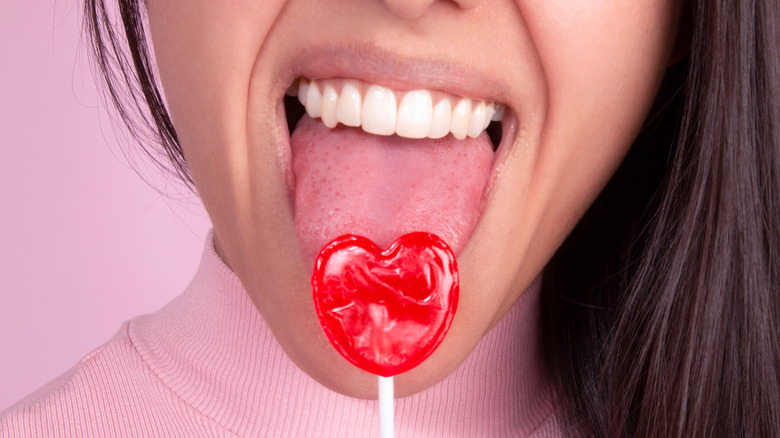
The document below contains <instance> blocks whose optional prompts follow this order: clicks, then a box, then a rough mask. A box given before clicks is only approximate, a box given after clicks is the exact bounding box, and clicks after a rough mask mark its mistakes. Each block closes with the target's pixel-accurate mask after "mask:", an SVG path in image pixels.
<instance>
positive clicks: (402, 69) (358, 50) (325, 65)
mask: <svg viewBox="0 0 780 438" xmlns="http://www.w3.org/2000/svg"><path fill="white" fill-rule="evenodd" d="M282 72H283V73H282V76H281V77H280V78H279V82H280V83H279V90H280V91H279V93H280V95H281V94H283V93H284V91H285V90H287V88H288V87H289V85H290V84H291V83H292V82H293V81H294V80H295V79H296V78H298V77H305V78H309V79H316V78H339V77H340V78H350V79H358V80H361V81H363V82H367V83H371V84H377V85H381V86H384V87H387V88H390V89H393V90H396V91H405V90H416V89H429V90H438V91H443V92H445V93H449V94H453V95H458V96H463V97H469V98H473V99H482V100H488V101H493V102H501V103H505V102H508V101H510V99H509V96H508V92H509V86H508V84H506V83H505V82H503V81H502V80H501V79H500V78H498V77H496V76H495V75H493V74H491V73H490V72H488V71H480V70H479V69H478V68H474V67H469V68H466V67H464V66H462V65H459V64H458V63H456V62H450V61H447V60H442V59H429V58H420V57H413V56H403V55H400V56H399V55H398V54H395V53H393V54H391V53H389V52H387V51H385V50H383V49H382V48H381V47H376V46H365V45H355V44H353V45H348V46H335V45H325V46H315V47H308V48H305V49H303V50H301V51H299V52H297V53H295V54H293V56H291V57H289V58H288V67H287V68H286V69H283V70H282Z"/></svg>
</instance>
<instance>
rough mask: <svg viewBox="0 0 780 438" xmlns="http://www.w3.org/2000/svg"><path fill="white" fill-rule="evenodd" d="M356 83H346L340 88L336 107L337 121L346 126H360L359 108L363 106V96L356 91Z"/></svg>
mask: <svg viewBox="0 0 780 438" xmlns="http://www.w3.org/2000/svg"><path fill="white" fill-rule="evenodd" d="M358 86H359V85H358V84H355V83H346V84H344V88H342V89H341V96H339V106H338V108H336V116H337V117H338V120H339V122H341V123H343V124H345V125H347V126H360V110H361V107H362V106H363V98H362V97H361V96H360V91H358Z"/></svg>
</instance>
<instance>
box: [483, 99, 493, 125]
mask: <svg viewBox="0 0 780 438" xmlns="http://www.w3.org/2000/svg"><path fill="white" fill-rule="evenodd" d="M495 113H496V104H495V103H493V102H490V103H489V104H487V106H486V107H485V124H484V125H483V127H482V129H487V127H488V125H489V124H490V121H491V120H493V114H495Z"/></svg>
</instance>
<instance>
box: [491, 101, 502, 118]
mask: <svg viewBox="0 0 780 438" xmlns="http://www.w3.org/2000/svg"><path fill="white" fill-rule="evenodd" d="M504 108H505V107H504V105H502V104H500V103H497V104H496V112H494V113H493V117H491V118H490V120H493V121H494V122H498V121H501V119H503V118H504Z"/></svg>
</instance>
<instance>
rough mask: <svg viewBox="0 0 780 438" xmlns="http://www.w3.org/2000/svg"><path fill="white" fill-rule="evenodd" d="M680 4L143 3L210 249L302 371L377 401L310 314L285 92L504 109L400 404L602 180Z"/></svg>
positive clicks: (455, 358) (447, 362)
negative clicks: (472, 210)
mask: <svg viewBox="0 0 780 438" xmlns="http://www.w3.org/2000/svg"><path fill="white" fill-rule="evenodd" d="M675 3H679V2H674V1H672V0H591V1H582V0H517V1H516V2H513V1H508V0H507V1H488V0H464V1H451V0H450V1H443V0H440V1H431V0H412V1H401V0H392V1H391V0H386V1H379V0H372V1H367V0H340V1H330V2H328V1H321V0H291V1H282V0H265V1H256V0H252V1H250V0H231V1H229V2H215V1H212V0H166V1H161V0H149V2H148V12H149V21H150V26H151V31H152V36H153V43H154V48H155V53H156V57H157V61H158V67H159V71H160V76H161V80H162V84H163V87H164V90H165V93H166V98H167V100H168V103H169V108H170V111H171V114H172V117H173V121H174V124H175V126H176V130H177V132H178V134H179V138H180V139H181V143H182V146H183V148H184V153H185V158H186V160H187V163H188V165H189V166H190V170H191V172H192V176H193V178H194V180H195V183H196V187H197V189H198V191H199V193H200V195H201V197H202V199H203V203H204V205H205V206H206V209H207V211H208V213H209V215H210V217H211V219H212V221H213V224H214V233H215V241H216V246H217V251H218V253H219V254H220V256H221V257H222V258H223V259H224V260H225V262H226V263H227V264H228V265H229V266H230V267H231V268H232V269H233V270H234V271H235V272H236V274H237V275H238V277H239V278H240V280H241V282H242V283H243V285H244V286H245V287H246V289H247V291H248V293H249V294H250V296H251V298H252V300H253V301H254V303H255V305H256V306H257V308H258V309H259V311H260V312H261V313H262V315H263V316H264V318H265V319H266V320H267V322H268V324H269V325H270V327H271V329H272V330H273V332H274V334H275V336H276V338H277V339H278V341H279V343H280V345H281V346H282V348H283V349H284V350H285V351H286V352H287V354H288V355H289V356H290V358H291V359H292V360H293V361H294V362H295V363H296V364H297V365H298V366H299V367H300V368H301V369H303V370H304V371H305V372H306V373H308V374H309V375H310V376H311V377H313V378H314V379H316V380H317V381H319V382H320V383H322V384H323V385H325V386H327V387H329V388H331V389H333V390H335V391H338V392H341V393H344V394H347V395H350V396H354V397H362V398H374V397H376V379H375V377H374V376H373V375H370V374H367V373H365V372H363V371H361V370H359V369H357V368H356V367H354V366H352V365H351V364H349V363H348V362H346V360H344V359H343V358H341V356H339V355H338V354H337V353H336V351H335V350H334V349H333V348H332V347H331V346H330V344H329V343H328V341H327V339H326V338H325V337H324V335H323V333H322V330H321V328H320V327H319V324H318V322H317V318H316V316H315V313H314V308H313V303H312V299H311V287H310V286H309V278H310V276H311V268H307V267H306V266H304V263H303V262H302V261H301V255H300V252H299V249H298V245H297V238H296V234H295V227H294V214H295V212H294V209H293V205H292V201H291V197H292V190H293V189H292V173H291V170H290V152H289V135H288V132H287V128H286V125H285V116H284V107H283V104H282V97H283V94H284V92H285V90H286V89H287V87H288V86H289V85H290V84H291V83H292V82H293V80H294V79H295V78H296V77H299V76H306V77H354V78H356V79H361V80H364V81H367V82H372V83H378V84H382V85H385V86H390V87H392V88H395V89H398V90H404V89H415V88H429V89H435V90H442V91H448V92H451V93H454V94H459V95H464V96H468V97H473V98H484V99H490V100H494V101H498V102H503V103H505V104H506V105H507V106H508V107H509V108H510V110H511V112H510V113H511V114H512V117H510V119H511V120H508V121H507V122H506V129H507V130H506V131H505V132H506V133H507V134H506V135H505V136H504V137H505V138H504V141H503V142H502V144H501V147H500V148H499V150H498V151H497V156H496V164H495V169H494V172H493V176H492V180H491V183H490V184H491V186H490V192H489V196H488V198H487V202H486V204H485V205H484V207H483V210H482V212H481V217H480V219H479V222H478V223H477V225H476V227H475V229H474V231H473V233H472V235H471V237H470V239H469V241H468V243H467V245H466V247H465V249H464V250H463V252H462V253H461V254H460V255H459V257H458V259H459V265H460V273H461V296H460V304H459V308H458V313H457V315H456V317H455V320H454V322H453V325H452V327H451V329H450V332H449V333H448V335H447V337H446V338H445V340H444V342H443V343H442V344H441V346H440V347H439V349H438V350H437V351H436V352H435V353H434V354H433V355H432V356H431V357H430V358H429V359H428V360H427V361H426V362H424V363H423V364H422V365H420V366H419V367H417V368H415V369H414V370H412V371H410V372H408V373H405V374H402V375H400V376H397V377H396V394H397V395H398V396H404V395H409V394H413V393H415V392H418V391H421V390H423V389H425V388H427V387H429V386H431V385H433V384H434V383H436V382H438V381H439V380H441V379H442V378H444V377H445V376H446V375H447V374H449V373H450V372H451V371H453V370H454V369H455V368H456V367H457V366H458V365H459V364H460V363H461V362H462V361H463V360H465V358H466V357H467V356H468V354H469V353H470V352H471V350H472V349H473V348H474V346H475V345H476V343H477V342H478V341H479V339H480V338H481V337H482V336H483V335H484V334H485V333H486V332H487V331H488V330H489V329H490V328H491V327H492V326H494V325H495V324H496V323H497V322H498V320H500V319H501V317H502V316H503V315H504V313H505V312H506V311H507V310H508V308H509V307H510V306H511V305H512V304H513V303H514V302H515V301H516V300H517V298H518V297H519V296H520V295H521V294H522V292H523V291H524V290H525V288H526V287H527V286H528V285H529V284H530V283H531V281H532V280H533V279H534V278H535V277H536V276H537V275H538V274H539V272H540V271H541V270H542V268H543V267H544V265H545V263H547V261H548V260H549V259H550V257H551V256H552V254H553V253H554V251H555V250H556V248H558V246H559V245H560V244H561V242H562V241H563V239H564V238H565V237H566V235H567V234H568V233H569V232H570V230H571V229H572V227H573V226H574V225H575V224H576V223H577V221H578V220H579V218H580V217H581V216H582V214H583V213H584V211H585V210H586V209H587V207H588V206H589V205H590V203H591V202H592V201H593V199H594V198H595V197H596V195H597V194H598V193H599V191H600V190H601V189H602V188H603V186H604V185H605V184H606V182H607V180H608V179H609V177H610V176H611V175H612V173H613V172H614V170H615V169H616V167H617V166H618V164H619V163H620V161H621V159H622V158H623V156H624V155H625V153H626V152H627V151H628V149H629V147H630V145H631V143H632V141H633V139H634V138H635V137H636V135H637V133H638V131H639V129H640V127H641V125H642V122H643V121H644V119H645V117H646V116H647V113H648V111H649V108H650V106H651V104H652V102H653V98H654V96H655V94H656V92H657V89H658V87H659V85H660V81H661V79H662V77H663V74H664V72H665V70H666V67H667V65H668V64H669V63H670V59H671V58H672V57H673V56H674V55H673V54H674V49H675V34H676V28H677V23H678V16H679V11H677V6H675ZM346 11H348V12H346ZM518 354H521V353H518Z"/></svg>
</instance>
